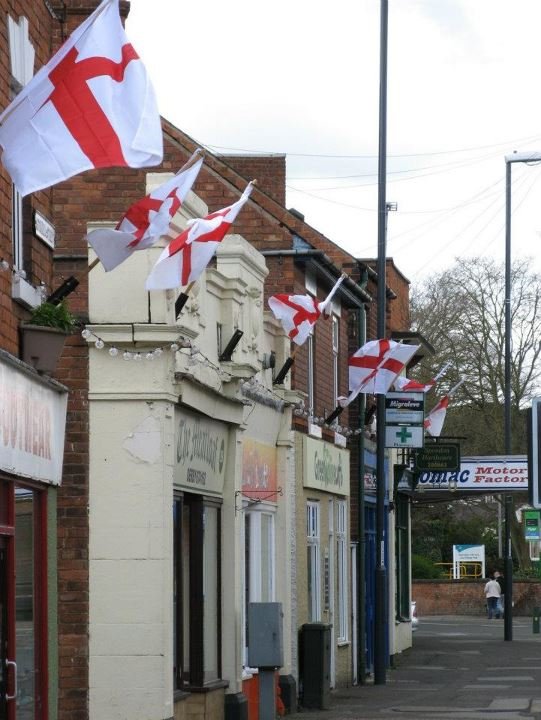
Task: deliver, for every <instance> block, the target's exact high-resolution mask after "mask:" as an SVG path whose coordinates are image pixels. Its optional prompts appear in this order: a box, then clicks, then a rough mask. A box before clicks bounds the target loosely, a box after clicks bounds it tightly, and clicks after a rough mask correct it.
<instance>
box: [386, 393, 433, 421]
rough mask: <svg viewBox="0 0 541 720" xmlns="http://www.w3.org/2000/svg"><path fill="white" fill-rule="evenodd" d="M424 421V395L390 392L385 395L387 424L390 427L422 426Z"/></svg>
mask: <svg viewBox="0 0 541 720" xmlns="http://www.w3.org/2000/svg"><path fill="white" fill-rule="evenodd" d="M424 419H425V395H424V393H422V392H421V393H419V392H390V393H387V395H385V422H386V423H388V424H389V425H401V424H403V423H409V424H412V425H422V424H423V423H424Z"/></svg>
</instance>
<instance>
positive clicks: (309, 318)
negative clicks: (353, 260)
mask: <svg viewBox="0 0 541 720" xmlns="http://www.w3.org/2000/svg"><path fill="white" fill-rule="evenodd" d="M345 277H346V276H345V274H343V275H342V276H341V277H340V278H339V279H338V281H337V282H336V283H335V284H334V286H333V288H332V289H331V291H330V293H329V294H328V295H327V297H326V298H325V300H323V301H322V302H318V301H317V299H316V298H314V297H312V296H311V295H286V294H279V295H272V296H271V297H270V298H269V300H268V303H269V307H270V309H271V310H272V312H273V314H274V317H275V318H276V319H277V320H279V321H280V322H281V323H282V327H283V328H284V330H285V332H286V334H287V336H288V337H289V338H290V339H291V340H292V341H293V342H294V343H296V344H297V345H302V344H303V343H304V342H305V341H306V339H307V338H308V336H309V335H310V333H311V332H312V329H313V327H314V325H315V324H316V322H317V321H318V320H319V318H320V317H321V314H322V313H323V312H325V311H326V310H327V309H328V308H329V307H330V304H331V300H332V298H333V296H334V294H335V293H336V291H337V290H338V288H339V287H340V285H341V284H342V282H343V280H344V278H345Z"/></svg>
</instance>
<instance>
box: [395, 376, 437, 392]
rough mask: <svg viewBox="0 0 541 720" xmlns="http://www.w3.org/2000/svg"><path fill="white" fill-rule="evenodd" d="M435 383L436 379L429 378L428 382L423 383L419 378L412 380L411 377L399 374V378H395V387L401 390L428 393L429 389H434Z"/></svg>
mask: <svg viewBox="0 0 541 720" xmlns="http://www.w3.org/2000/svg"><path fill="white" fill-rule="evenodd" d="M435 384H436V381H435V380H429V381H428V382H427V383H422V382H419V381H418V380H410V378H407V377H404V375H399V376H398V377H397V378H395V381H394V383H393V387H394V389H395V390H398V391H399V392H422V393H427V392H428V391H429V390H432V388H433V387H434V385H435Z"/></svg>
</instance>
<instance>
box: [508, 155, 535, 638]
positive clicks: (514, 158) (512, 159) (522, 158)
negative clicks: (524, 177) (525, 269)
mask: <svg viewBox="0 0 541 720" xmlns="http://www.w3.org/2000/svg"><path fill="white" fill-rule="evenodd" d="M540 161H541V152H522V153H517V152H515V153H513V154H512V155H506V156H505V330H504V337H505V346H504V356H505V357H504V360H505V365H504V419H503V427H504V452H505V455H510V454H511V165H512V164H513V163H518V162H520V163H528V162H540ZM512 518H513V497H512V495H510V494H507V495H506V496H505V539H504V554H505V560H504V563H505V566H504V575H505V615H504V640H512V639H513V555H512V547H511V522H512Z"/></svg>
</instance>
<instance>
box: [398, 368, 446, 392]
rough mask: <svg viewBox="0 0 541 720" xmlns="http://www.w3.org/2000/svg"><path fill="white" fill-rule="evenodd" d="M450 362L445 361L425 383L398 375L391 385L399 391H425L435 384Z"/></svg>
mask: <svg viewBox="0 0 541 720" xmlns="http://www.w3.org/2000/svg"><path fill="white" fill-rule="evenodd" d="M450 364H451V363H446V364H445V365H444V366H443V367H442V369H441V370H440V371H439V373H438V374H437V375H436V376H435V377H433V378H432V379H431V380H429V381H428V382H426V383H422V382H419V381H418V380H410V378H407V377H404V375H399V376H398V377H397V378H396V379H395V381H394V383H393V387H394V389H395V390H398V391H399V392H422V393H427V392H429V391H430V390H432V388H433V387H434V386H435V385H436V383H437V382H438V380H440V378H441V377H443V375H444V374H445V372H446V370H447V368H448V367H449V365H450Z"/></svg>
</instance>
